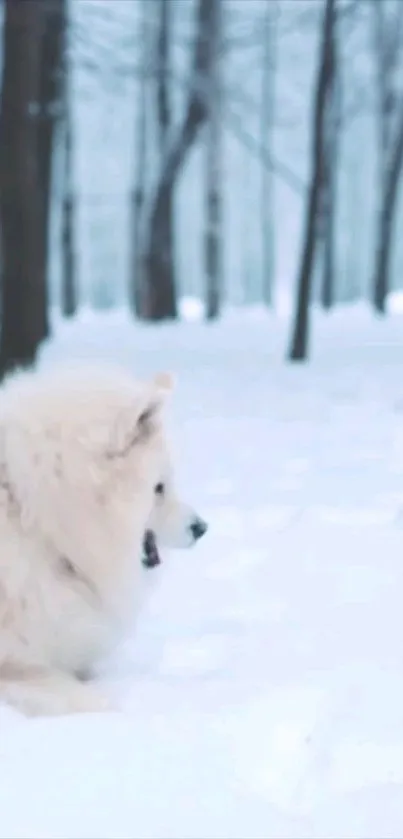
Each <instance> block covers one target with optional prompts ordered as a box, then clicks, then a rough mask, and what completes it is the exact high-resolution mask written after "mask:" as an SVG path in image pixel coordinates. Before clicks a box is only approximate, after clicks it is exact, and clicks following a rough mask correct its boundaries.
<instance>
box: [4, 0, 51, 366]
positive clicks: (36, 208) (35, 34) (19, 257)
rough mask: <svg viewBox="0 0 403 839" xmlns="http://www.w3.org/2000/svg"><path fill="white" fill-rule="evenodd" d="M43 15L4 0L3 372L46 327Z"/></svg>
mask: <svg viewBox="0 0 403 839" xmlns="http://www.w3.org/2000/svg"><path fill="white" fill-rule="evenodd" d="M45 14H46V7H45V6H44V4H43V3H42V2H41V0H30V2H29V3H27V2H24V0H5V19H4V29H3V55H4V69H3V85H2V97H1V116H0V215H1V240H2V247H1V252H2V329H1V339H0V369H1V374H2V375H4V374H5V373H6V372H7V371H9V370H11V369H12V368H13V367H16V366H23V365H29V364H31V363H33V362H34V361H35V358H36V353H37V350H38V347H39V344H40V343H41V341H42V340H43V339H44V338H45V337H46V336H47V333H48V311H47V293H46V273H45V259H44V250H43V230H44V211H45V208H44V204H43V189H42V178H41V175H42V171H41V166H40V159H39V154H38V140H39V124H38V116H39V111H40V104H39V97H40V93H41V67H42V43H43V34H44V27H45Z"/></svg>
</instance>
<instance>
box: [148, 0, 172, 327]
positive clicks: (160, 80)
mask: <svg viewBox="0 0 403 839" xmlns="http://www.w3.org/2000/svg"><path fill="white" fill-rule="evenodd" d="M171 15H172V4H171V3H167V2H166V0H159V29H158V38H157V50H156V52H157V56H156V59H157V115H158V129H159V146H160V155H161V161H163V160H164V157H165V156H166V155H167V153H168V144H169V132H170V130H171V125H172V117H171V103H170V82H171V79H170V72H171V67H170V64H171V58H170V48H171ZM174 212H175V206H174V191H173V190H172V189H167V190H166V192H165V198H164V202H163V204H161V212H160V217H159V222H158V227H159V234H158V235H159V238H160V249H161V253H160V256H161V264H160V266H157V265H156V264H155V262H154V264H153V263H149V265H152V266H153V267H152V269H151V270H153V271H155V277H156V280H157V284H158V282H159V283H160V286H161V299H160V301H158V300H155V315H156V319H157V320H160V319H162V318H172V319H174V318H176V317H177V302H176V290H175V245H174Z"/></svg>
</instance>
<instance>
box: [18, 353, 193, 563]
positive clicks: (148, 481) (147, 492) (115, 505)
mask: <svg viewBox="0 0 403 839" xmlns="http://www.w3.org/2000/svg"><path fill="white" fill-rule="evenodd" d="M7 390H8V397H7V400H6V402H7V414H8V419H7V423H6V424H7V428H8V434H7V443H6V447H7V461H8V470H9V474H10V477H11V478H12V481H13V487H14V488H15V492H16V497H17V498H18V501H19V505H20V508H21V516H23V520H24V523H25V524H24V526H25V525H26V526H27V527H28V526H29V527H32V526H35V527H36V528H39V529H40V531H41V532H42V533H43V534H45V535H46V536H47V537H49V539H50V541H51V542H52V544H54V545H55V547H56V549H57V550H58V551H59V552H60V553H63V554H64V555H65V556H67V557H68V558H69V560H71V561H72V562H73V563H74V564H76V563H77V564H78V565H81V566H82V567H84V566H88V567H89V565H90V564H91V567H92V568H93V567H96V568H98V569H99V567H100V565H102V564H103V566H104V567H105V566H107V567H108V568H112V567H114V566H116V564H119V563H122V562H124V557H125V556H127V553H128V551H129V550H132V549H133V548H134V549H135V550H138V552H139V558H140V559H141V550H142V547H143V550H144V557H143V558H144V559H145V562H146V564H149V565H154V564H157V563H158V561H159V553H158V548H159V547H160V546H161V547H162V546H166V547H174V548H179V547H190V546H191V545H193V544H194V543H195V542H196V541H197V540H198V539H200V538H201V536H203V534H204V533H205V531H206V529H207V525H206V524H205V523H204V522H203V521H202V520H201V519H200V517H199V516H198V515H197V514H196V513H195V511H194V510H192V508H191V507H190V506H189V505H187V504H185V503H184V502H183V501H181V500H180V499H179V498H178V495H177V492H176V490H175V485H174V476H173V470H172V466H171V463H170V456H169V450H168V445H167V441H166V435H165V429H164V425H165V423H164V413H165V405H166V402H167V398H168V396H169V394H170V392H171V390H172V380H171V378H170V376H168V375H167V374H161V375H159V376H156V377H155V378H154V379H153V380H151V381H148V382H138V381H136V380H134V379H132V377H131V376H129V375H127V374H126V373H124V372H123V371H121V370H116V369H114V368H113V369H111V370H108V369H105V368H104V367H103V366H102V367H95V368H94V367H92V366H91V367H89V368H85V367H82V368H81V369H78V370H77V369H75V370H74V369H73V370H72V369H71V368H70V369H68V370H67V371H65V372H64V371H63V370H60V369H59V370H57V371H56V373H52V374H41V375H39V376H38V375H35V374H34V375H32V374H26V375H25V374H24V375H23V376H22V377H21V378H20V379H17V380H16V381H15V382H14V384H10V386H9V388H8V389H7ZM4 421H5V420H4Z"/></svg>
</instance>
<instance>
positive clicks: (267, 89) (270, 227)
mask: <svg viewBox="0 0 403 839" xmlns="http://www.w3.org/2000/svg"><path fill="white" fill-rule="evenodd" d="M277 15H278V9H277V4H276V2H273V0H265V10H264V52H263V68H262V102H261V144H262V148H264V149H266V150H267V153H268V154H269V155H270V153H271V144H272V138H273V130H274V110H275V73H276V39H277V35H276V21H277ZM273 204H274V178H273V172H272V171H269V169H268V167H267V166H262V190H261V221H262V274H263V301H264V303H265V304H266V306H268V307H269V308H270V307H271V306H272V305H273V281H274V268H275V258H274V257H275V255H274V247H275V237H274V231H275V224H274V206H273Z"/></svg>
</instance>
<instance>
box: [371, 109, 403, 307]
mask: <svg viewBox="0 0 403 839" xmlns="http://www.w3.org/2000/svg"><path fill="white" fill-rule="evenodd" d="M400 108H401V111H400V124H399V126H398V130H397V136H396V140H395V145H394V148H393V152H392V156H391V160H390V162H389V169H388V171H387V172H386V173H385V183H384V192H383V196H382V206H381V211H380V219H379V231H378V237H379V238H378V247H377V251H376V257H375V283H374V305H375V309H376V311H377V312H379V313H380V314H384V312H385V309H386V299H387V293H388V291H389V276H390V261H391V256H392V253H391V251H392V244H393V225H394V221H395V216H396V205H397V196H398V188H399V185H400V180H401V175H402V166H403V101H402V103H401V105H400Z"/></svg>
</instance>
